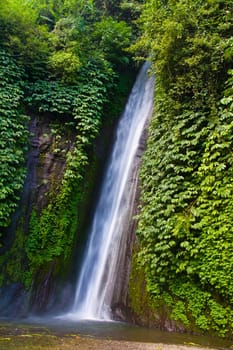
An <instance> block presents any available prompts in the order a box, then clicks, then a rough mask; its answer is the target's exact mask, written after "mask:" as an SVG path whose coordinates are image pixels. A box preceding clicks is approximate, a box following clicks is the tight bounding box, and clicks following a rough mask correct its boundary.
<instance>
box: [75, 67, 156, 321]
mask: <svg viewBox="0 0 233 350" xmlns="http://www.w3.org/2000/svg"><path fill="white" fill-rule="evenodd" d="M147 71H148V64H147V63H146V64H144V66H143V67H142V69H141V71H140V73H139V76H138V78H137V80H136V83H135V85H134V87H133V89H132V92H131V95H130V97H129V100H128V103H127V105H126V108H125V111H124V113H123V115H122V117H121V119H120V122H119V125H118V128H117V134H116V140H115V144H114V146H113V150H112V154H111V157H110V160H109V163H108V167H107V170H106V174H105V177H104V181H103V186H102V190H101V193H100V198H99V201H98V203H97V207H96V210H95V214H94V219H93V223H92V227H91V230H90V236H89V241H88V243H87V247H86V251H85V254H84V260H83V264H82V268H81V272H80V275H79V278H78V282H77V287H76V295H75V300H74V304H73V307H72V310H71V312H70V313H69V317H71V318H77V319H105V320H109V319H111V308H110V306H111V299H112V295H113V291H114V288H115V284H114V282H115V281H116V276H117V273H118V271H117V269H118V264H119V256H120V251H121V250H122V249H123V246H124V245H125V241H126V239H127V237H126V234H125V231H124V228H125V223H126V222H127V221H130V210H131V208H130V206H131V207H132V198H133V197H134V193H135V188H134V190H133V191H131V190H130V187H129V186H128V184H129V182H130V178H132V176H134V174H133V172H135V167H134V161H135V157H136V153H137V150H138V147H139V142H140V138H141V135H142V133H143V130H144V128H145V125H146V121H147V120H148V118H149V116H150V115H151V112H152V106H153V82H154V79H153V77H150V78H149V77H148V74H147ZM134 187H136V186H134ZM131 212H132V210H131Z"/></svg>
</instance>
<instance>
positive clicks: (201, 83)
mask: <svg viewBox="0 0 233 350" xmlns="http://www.w3.org/2000/svg"><path fill="white" fill-rule="evenodd" d="M232 8H233V2H232V1H231V0H227V1H221V0H216V1H212V0H208V1H202V0H200V1H195V0H188V1H183V0H178V1H174V0H165V1H162V0H161V1H159V0H158V1H154V0H148V1H146V2H145V5H144V6H143V11H142V14H141V16H140V19H139V20H138V23H139V26H140V28H141V35H140V37H139V38H138V40H137V42H136V43H135V44H134V45H133V47H132V49H133V50H134V52H136V54H137V57H138V59H140V58H141V57H143V56H145V55H147V54H148V53H150V59H151V62H152V67H151V72H152V73H154V74H156V87H155V101H156V102H155V107H154V116H153V120H152V122H151V125H150V128H149V135H148V144H147V150H146V152H145V155H144V158H143V165H142V168H141V175H140V177H141V199H140V208H141V212H140V214H139V218H138V219H139V223H138V230H137V234H138V237H139V252H138V263H139V266H141V267H142V268H143V271H144V273H145V278H146V282H147V285H146V286H147V292H148V294H149V296H150V298H151V300H152V301H153V303H154V307H155V309H157V310H161V307H162V309H163V312H164V313H165V314H168V315H169V317H170V318H171V319H173V320H175V321H178V322H180V324H182V325H185V326H186V327H187V328H190V329H193V330H194V331H195V330H197V329H201V330H203V331H204V332H208V331H210V330H211V331H212V332H214V333H217V334H219V335H222V336H226V335H228V336H230V335H232V326H233V310H232V305H233V240H232V237H233V226H232V222H233V182H232V179H233V157H232V156H233V154H232V146H233V144H232V141H233V132H232V131H233V69H232V68H233V67H232V59H233V37H232V33H233V19H232Z"/></svg>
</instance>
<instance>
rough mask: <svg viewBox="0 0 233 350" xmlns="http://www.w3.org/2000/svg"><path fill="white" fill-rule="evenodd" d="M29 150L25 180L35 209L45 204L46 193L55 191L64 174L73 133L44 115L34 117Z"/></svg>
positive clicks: (72, 143)
mask: <svg viewBox="0 0 233 350" xmlns="http://www.w3.org/2000/svg"><path fill="white" fill-rule="evenodd" d="M30 133H31V150H30V152H29V156H28V177H29V179H27V181H26V182H27V183H29V186H30V187H31V191H30V192H31V194H33V195H32V197H33V198H31V201H32V202H33V204H34V206H35V207H36V209H37V210H38V211H40V210H41V209H42V208H44V207H45V206H46V205H47V204H48V196H46V193H48V192H51V191H54V192H55V193H56V192H57V190H58V188H59V185H60V183H61V179H62V177H63V174H64V171H65V166H66V156H67V153H68V152H69V151H71V150H72V148H73V145H74V140H75V136H74V134H73V135H72V134H71V133H70V134H69V135H68V134H67V133H65V130H62V128H61V126H58V124H56V123H51V122H50V121H49V119H48V118H46V117H40V118H38V117H35V118H33V120H32V122H31V125H30Z"/></svg>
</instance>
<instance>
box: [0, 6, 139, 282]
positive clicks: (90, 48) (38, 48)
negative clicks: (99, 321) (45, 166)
mask: <svg viewBox="0 0 233 350" xmlns="http://www.w3.org/2000/svg"><path fill="white" fill-rule="evenodd" d="M117 9H118V10H117ZM116 12H117V15H116ZM126 14H127V17H128V19H129V17H130V16H131V11H130V9H125V10H124V9H122V10H121V9H120V2H115V5H114V7H109V6H108V5H107V4H105V2H104V1H103V2H102V1H96V2H95V1H92V0H88V1H82V0H78V1H72V0H70V1H43V0H41V1H33V0H31V1H24V0H17V1H13V0H7V1H4V2H3V1H1V6H0V28H1V31H0V32H1V34H0V42H1V44H0V48H1V51H0V60H1V66H0V76H1V126H0V128H1V135H2V136H1V147H0V151H1V203H0V231H1V233H2V235H3V237H2V241H1V243H2V244H3V251H4V245H5V244H6V242H7V241H8V240H9V239H8V237H7V236H6V234H8V233H9V230H5V229H4V227H7V226H9V223H10V218H11V215H12V213H13V212H14V211H15V209H16V207H17V204H18V200H19V195H20V192H21V191H22V188H23V182H24V180H25V173H26V150H27V148H28V146H29V142H28V141H29V135H28V124H29V119H31V120H33V118H34V117H35V116H36V117H37V118H38V117H39V118H41V117H43V116H46V118H47V119H50V120H51V122H50V132H51V133H54V137H53V139H51V140H53V143H54V145H51V148H52V149H53V150H52V151H53V153H54V154H60V157H62V159H63V158H64V157H65V160H63V161H64V162H65V164H66V165H65V170H64V173H63V174H54V176H53V177H52V178H51V180H49V181H50V182H51V183H50V186H49V192H48V193H46V194H44V195H45V196H46V201H45V202H46V205H45V206H44V207H43V206H42V207H41V205H39V206H38V205H37V204H36V203H37V201H36V200H35V203H31V204H30V205H31V207H30V208H29V209H28V208H21V211H22V215H21V216H22V217H21V218H20V220H19V223H18V225H17V229H16V232H15V239H14V242H13V244H12V246H11V249H10V250H8V251H7V252H6V253H5V255H2V256H1V264H2V266H3V268H2V271H1V272H2V274H1V276H0V279H1V283H11V282H18V283H22V284H23V285H24V286H26V287H27V288H30V286H31V283H32V281H33V277H34V276H35V274H36V273H37V272H38V271H40V270H42V271H44V273H46V271H47V270H48V269H49V264H50V263H51V262H54V261H56V260H57V259H59V262H58V263H57V264H56V265H57V266H56V270H61V271H64V267H63V265H64V263H65V262H66V266H68V264H67V260H68V259H70V258H72V251H73V249H74V246H75V240H76V233H77V229H78V226H79V222H78V221H79V219H80V214H79V209H80V210H81V208H80V206H82V204H84V202H85V201H87V197H88V193H90V190H91V186H92V185H93V182H94V178H93V174H91V172H93V171H94V166H95V157H94V152H93V150H94V141H95V139H96V136H97V135H98V134H99V133H100V130H101V127H102V125H103V124H104V123H105V124H106V123H111V121H113V120H114V118H116V117H117V116H118V115H119V113H120V111H121V108H122V103H123V101H124V99H125V98H126V95H127V93H128V91H129V87H130V84H131V82H132V77H133V75H134V72H133V70H132V69H130V68H129V62H130V59H131V58H130V54H128V53H126V52H125V51H124V49H125V48H126V47H128V46H129V44H130V42H131V38H132V30H131V27H130V25H128V24H127V23H126V22H125V21H124V20H123V17H124V15H126ZM125 75H126V77H127V78H128V81H126V79H125V77H124V76H125ZM24 114H28V115H29V116H30V118H29V117H25V116H24ZM65 138H66V139H67V141H66V142H71V141H70V140H74V141H72V146H71V147H70V149H69V151H68V153H67V154H64V150H63V153H62V147H64V143H65V141H64V139H65ZM41 157H42V155H41ZM45 181H47V179H46V180H45ZM91 182H92V183H91ZM26 210H27V212H26ZM28 211H29V212H28ZM27 220H29V222H26V221H27ZM10 235H11V236H12V232H11V233H10ZM59 266H60V267H59ZM57 273H58V272H57Z"/></svg>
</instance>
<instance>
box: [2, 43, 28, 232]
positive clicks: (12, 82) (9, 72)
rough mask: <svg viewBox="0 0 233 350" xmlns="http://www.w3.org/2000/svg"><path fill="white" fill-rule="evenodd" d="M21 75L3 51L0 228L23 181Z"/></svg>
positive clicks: (25, 135) (24, 140)
mask: <svg viewBox="0 0 233 350" xmlns="http://www.w3.org/2000/svg"><path fill="white" fill-rule="evenodd" d="M22 76H23V75H22V71H21V70H20V69H19V68H18V67H17V65H16V64H15V62H14V61H13V60H12V58H10V57H9V55H7V54H6V52H5V51H3V50H1V51H0V113H1V117H0V118H1V124H0V132H1V139H0V227H6V226H8V225H9V222H10V216H11V214H12V213H13V212H14V210H15V209H16V206H17V202H18V200H19V193H20V190H21V189H22V186H23V182H24V179H25V169H24V167H23V165H24V162H25V150H26V145H27V140H28V132H27V129H26V123H27V121H28V118H27V117H26V116H25V115H23V113H22V110H21V102H22V98H23V91H22Z"/></svg>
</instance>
